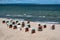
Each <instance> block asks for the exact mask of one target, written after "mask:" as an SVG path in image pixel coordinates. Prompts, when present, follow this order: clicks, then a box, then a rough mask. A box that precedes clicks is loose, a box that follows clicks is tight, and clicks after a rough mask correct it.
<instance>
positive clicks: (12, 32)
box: [0, 18, 60, 40]
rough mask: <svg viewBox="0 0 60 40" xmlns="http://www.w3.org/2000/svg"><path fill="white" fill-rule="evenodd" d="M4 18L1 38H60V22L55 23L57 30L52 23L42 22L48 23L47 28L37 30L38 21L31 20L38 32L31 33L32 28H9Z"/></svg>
mask: <svg viewBox="0 0 60 40" xmlns="http://www.w3.org/2000/svg"><path fill="white" fill-rule="evenodd" d="M2 20H3V18H0V40H60V24H55V30H52V29H51V25H52V24H47V23H40V24H41V25H43V24H46V25H47V28H43V31H37V27H38V22H31V23H30V24H31V27H35V28H36V33H34V34H31V30H30V29H29V31H28V32H25V31H24V28H23V29H22V30H21V31H20V30H17V29H11V28H8V26H7V25H6V24H3V23H2ZM25 23H26V22H25Z"/></svg>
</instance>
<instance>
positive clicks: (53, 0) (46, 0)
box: [0, 0, 60, 4]
mask: <svg viewBox="0 0 60 40" xmlns="http://www.w3.org/2000/svg"><path fill="white" fill-rule="evenodd" d="M5 3H35V4H60V0H0V4H5Z"/></svg>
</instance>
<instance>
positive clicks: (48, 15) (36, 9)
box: [0, 4, 60, 23]
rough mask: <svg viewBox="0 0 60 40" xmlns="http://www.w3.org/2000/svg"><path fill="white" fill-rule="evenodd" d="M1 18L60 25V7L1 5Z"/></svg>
mask: <svg viewBox="0 0 60 40" xmlns="http://www.w3.org/2000/svg"><path fill="white" fill-rule="evenodd" d="M0 17H1V18H18V19H20V18H21V19H24V20H29V21H41V22H59V23H60V5H42V4H41V5H34V4H0Z"/></svg>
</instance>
